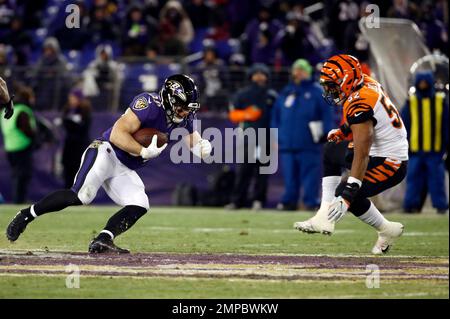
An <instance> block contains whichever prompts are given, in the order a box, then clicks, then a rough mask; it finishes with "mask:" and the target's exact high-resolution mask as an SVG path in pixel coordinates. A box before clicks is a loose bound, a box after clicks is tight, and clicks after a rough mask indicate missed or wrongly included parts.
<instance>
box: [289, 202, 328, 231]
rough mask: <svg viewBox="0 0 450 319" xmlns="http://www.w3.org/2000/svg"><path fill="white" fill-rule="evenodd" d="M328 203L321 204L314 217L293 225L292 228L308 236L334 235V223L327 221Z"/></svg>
mask: <svg viewBox="0 0 450 319" xmlns="http://www.w3.org/2000/svg"><path fill="white" fill-rule="evenodd" d="M329 206H330V205H329V203H322V205H321V206H320V208H319V210H318V211H317V213H316V215H314V216H313V217H311V218H310V219H308V220H305V221H303V222H296V223H294V228H295V229H298V230H299V231H302V232H304V233H308V234H317V233H319V234H324V235H331V234H333V233H334V223H333V222H330V221H329V220H328V217H327V214H328V207H329Z"/></svg>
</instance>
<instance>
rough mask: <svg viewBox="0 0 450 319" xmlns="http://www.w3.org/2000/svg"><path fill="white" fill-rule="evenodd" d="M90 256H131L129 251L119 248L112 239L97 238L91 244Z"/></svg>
mask: <svg viewBox="0 0 450 319" xmlns="http://www.w3.org/2000/svg"><path fill="white" fill-rule="evenodd" d="M89 253H90V254H105V253H106V254H108V253H109V254H111V253H113V254H129V253H130V251H129V250H128V249H123V248H120V247H117V246H116V245H115V244H114V242H113V241H112V239H102V238H95V239H94V240H93V241H91V243H90V244H89Z"/></svg>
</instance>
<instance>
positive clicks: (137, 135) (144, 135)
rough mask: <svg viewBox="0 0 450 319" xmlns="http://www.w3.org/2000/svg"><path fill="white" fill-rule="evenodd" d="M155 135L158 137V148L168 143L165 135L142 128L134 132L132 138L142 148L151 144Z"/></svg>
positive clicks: (154, 130)
mask: <svg viewBox="0 0 450 319" xmlns="http://www.w3.org/2000/svg"><path fill="white" fill-rule="evenodd" d="M155 134H156V135H157V136H158V141H157V145H158V147H161V146H163V145H164V144H166V143H167V142H168V140H169V139H168V138H167V134H165V133H162V132H160V131H158V130H157V129H154V128H143V129H140V130H137V131H136V132H134V134H133V138H134V139H135V140H136V141H137V142H138V143H139V144H141V145H142V146H144V147H148V146H149V145H150V143H151V142H152V138H153V135H155Z"/></svg>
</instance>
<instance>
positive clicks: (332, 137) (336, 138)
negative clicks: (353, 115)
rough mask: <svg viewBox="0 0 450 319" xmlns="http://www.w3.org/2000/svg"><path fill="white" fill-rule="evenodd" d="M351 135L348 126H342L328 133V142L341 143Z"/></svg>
mask: <svg viewBox="0 0 450 319" xmlns="http://www.w3.org/2000/svg"><path fill="white" fill-rule="evenodd" d="M350 133H351V130H350V127H348V125H345V124H342V125H341V126H340V127H339V128H336V129H333V130H331V131H329V132H328V136H327V140H328V142H335V143H340V142H342V141H343V140H345V138H346V137H347V136H348V135H349V134H350Z"/></svg>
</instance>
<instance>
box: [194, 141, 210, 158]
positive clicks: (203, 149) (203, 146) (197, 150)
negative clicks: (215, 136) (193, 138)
mask: <svg viewBox="0 0 450 319" xmlns="http://www.w3.org/2000/svg"><path fill="white" fill-rule="evenodd" d="M211 151H212V145H211V143H210V142H209V141H208V140H204V139H201V140H200V141H198V143H197V144H195V145H194V147H192V153H194V155H195V156H197V157H200V158H206V157H208V156H209V155H210V154H211Z"/></svg>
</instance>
